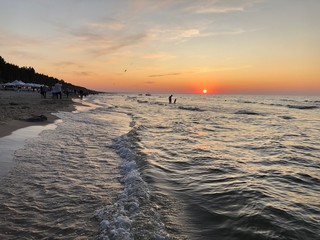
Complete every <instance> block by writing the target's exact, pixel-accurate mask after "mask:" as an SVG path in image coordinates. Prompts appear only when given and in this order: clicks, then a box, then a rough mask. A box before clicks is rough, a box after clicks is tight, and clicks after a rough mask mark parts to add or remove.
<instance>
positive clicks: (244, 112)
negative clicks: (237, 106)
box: [235, 110, 263, 115]
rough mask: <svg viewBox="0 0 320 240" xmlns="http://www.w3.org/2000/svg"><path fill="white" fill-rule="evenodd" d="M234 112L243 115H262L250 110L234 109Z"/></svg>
mask: <svg viewBox="0 0 320 240" xmlns="http://www.w3.org/2000/svg"><path fill="white" fill-rule="evenodd" d="M235 114H245V115H263V114H261V113H257V112H254V111H250V110H239V111H236V112H235Z"/></svg>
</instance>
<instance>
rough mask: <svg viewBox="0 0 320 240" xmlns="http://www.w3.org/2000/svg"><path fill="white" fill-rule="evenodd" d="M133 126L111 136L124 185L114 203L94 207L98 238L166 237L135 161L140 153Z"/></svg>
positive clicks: (167, 237) (167, 236) (139, 156)
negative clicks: (114, 137) (100, 207)
mask: <svg viewBox="0 0 320 240" xmlns="http://www.w3.org/2000/svg"><path fill="white" fill-rule="evenodd" d="M137 140H138V137H137V132H136V129H133V130H131V131H130V132H129V133H128V134H126V135H123V136H121V137H119V138H117V139H115V140H114V142H113V144H112V147H113V149H115V151H116V152H117V154H118V155H119V156H120V157H121V158H122V162H121V164H120V166H119V169H120V173H121V175H122V179H121V183H122V184H123V186H124V189H123V192H122V193H121V194H120V196H119V198H118V200H117V201H116V203H115V204H113V205H110V206H106V207H104V208H102V209H100V210H98V211H96V213H95V216H97V217H98V218H99V219H100V221H101V222H100V228H101V233H100V236H99V239H139V238H141V236H144V237H146V238H144V239H163V240H165V239H169V235H168V233H166V231H165V230H164V227H163V226H164V224H163V223H162V222H161V219H160V214H159V213H158V212H157V210H156V208H155V207H153V206H152V203H151V200H150V198H151V196H150V191H149V188H148V185H147V183H146V182H145V181H144V180H143V178H142V176H141V174H140V171H139V166H138V164H137V162H138V161H139V159H140V158H141V155H142V153H140V152H139V150H138V148H137V146H136V144H137V143H136V141H137Z"/></svg>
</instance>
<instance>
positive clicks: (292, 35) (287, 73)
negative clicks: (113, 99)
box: [0, 0, 320, 94]
mask: <svg viewBox="0 0 320 240" xmlns="http://www.w3.org/2000/svg"><path fill="white" fill-rule="evenodd" d="M319 12H320V1H317V0H308V1H300V0H282V1H276V0H239V1H232V0H223V1H222V0H211V1H210V0H203V1H191V0H164V1H155V0H130V1H129V0H122V1H86V0H70V1H63V0H57V1H42V0H12V1H11V0H10V1H4V2H2V6H1V9H0V30H1V36H0V50H1V54H0V55H1V56H2V57H3V58H4V59H5V60H6V61H8V62H11V63H14V64H17V65H19V66H32V67H34V68H35V69H36V71H37V72H40V73H44V74H47V75H50V76H54V77H57V78H60V79H64V80H65V81H66V82H71V83H73V84H76V85H81V86H85V87H87V88H90V89H95V90H102V91H116V92H163V93H167V92H168V93H169V92H172V93H201V92H202V90H203V89H204V88H205V89H207V90H208V93H277V94H278V93H279V94H281V93H302V94H304V93H315V94H319V93H320V70H319V69H320V67H319V62H320V50H319V42H320V28H319V26H318V24H319V22H320V15H319V14H318V13H319ZM21 80H23V79H21Z"/></svg>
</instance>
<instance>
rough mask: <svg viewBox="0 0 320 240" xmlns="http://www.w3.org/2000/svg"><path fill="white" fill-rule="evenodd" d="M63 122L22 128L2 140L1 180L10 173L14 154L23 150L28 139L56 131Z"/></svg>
mask: <svg viewBox="0 0 320 240" xmlns="http://www.w3.org/2000/svg"><path fill="white" fill-rule="evenodd" d="M61 121H62V120H61V119H58V120H56V121H55V122H54V123H50V124H47V125H36V126H29V127H25V128H21V129H18V130H16V131H13V132H12V133H11V135H8V136H5V137H2V138H0V152H1V155H0V178H2V177H4V176H5V175H7V174H8V173H9V171H10V170H11V168H12V167H13V165H14V161H13V157H14V152H15V151H16V150H18V149H20V148H22V147H23V146H24V144H25V141H26V140H27V139H30V138H35V137H37V136H38V135H39V134H40V133H41V132H42V131H44V130H53V129H55V128H56V127H57V125H56V124H57V123H59V122H61Z"/></svg>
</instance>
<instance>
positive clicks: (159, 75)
mask: <svg viewBox="0 0 320 240" xmlns="http://www.w3.org/2000/svg"><path fill="white" fill-rule="evenodd" d="M180 74H181V73H166V74H155V75H149V76H148V77H151V78H154V77H167V76H175V75H180Z"/></svg>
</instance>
